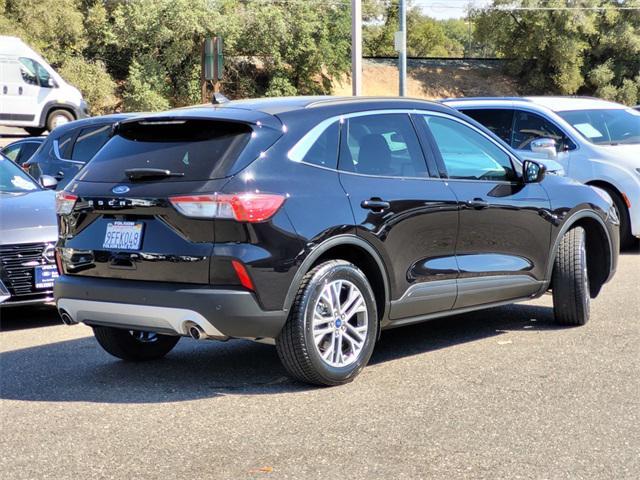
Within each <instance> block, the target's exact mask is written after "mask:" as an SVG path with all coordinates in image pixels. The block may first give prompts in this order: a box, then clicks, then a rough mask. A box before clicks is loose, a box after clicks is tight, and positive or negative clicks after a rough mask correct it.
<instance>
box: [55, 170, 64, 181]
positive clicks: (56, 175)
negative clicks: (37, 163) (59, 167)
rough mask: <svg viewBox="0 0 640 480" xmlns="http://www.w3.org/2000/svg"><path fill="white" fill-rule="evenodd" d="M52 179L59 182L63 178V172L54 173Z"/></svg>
mask: <svg viewBox="0 0 640 480" xmlns="http://www.w3.org/2000/svg"><path fill="white" fill-rule="evenodd" d="M53 178H55V179H56V180H58V181H60V180H62V179H63V178H64V172H63V171H59V172H58V173H56V174H55V175H54V176H53Z"/></svg>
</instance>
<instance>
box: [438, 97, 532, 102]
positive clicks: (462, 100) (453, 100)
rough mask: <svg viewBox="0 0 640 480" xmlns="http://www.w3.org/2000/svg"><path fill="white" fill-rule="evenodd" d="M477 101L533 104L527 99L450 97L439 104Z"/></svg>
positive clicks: (442, 99) (441, 100)
mask: <svg viewBox="0 0 640 480" xmlns="http://www.w3.org/2000/svg"><path fill="white" fill-rule="evenodd" d="M477 100H509V101H512V102H514V101H522V102H531V100H529V99H528V98H525V97H458V98H456V97H450V98H441V99H440V100H438V101H439V102H467V101H468V102H473V101H477Z"/></svg>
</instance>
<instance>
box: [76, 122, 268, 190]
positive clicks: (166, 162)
mask: <svg viewBox="0 0 640 480" xmlns="http://www.w3.org/2000/svg"><path fill="white" fill-rule="evenodd" d="M251 134H252V129H251V127H250V126H249V125H247V124H245V123H239V122H227V121H222V120H167V121H136V122H125V123H122V124H121V125H120V126H119V127H118V129H117V131H116V134H115V135H114V136H113V137H112V138H111V139H110V140H109V142H108V143H107V144H106V145H105V147H104V148H103V149H101V150H100V151H99V152H98V154H97V155H96V156H95V157H94V158H93V160H92V161H91V162H90V163H89V164H88V165H87V169H86V170H85V172H84V175H83V177H82V179H83V180H85V181H92V182H121V181H127V176H126V172H125V171H126V170H128V169H134V168H156V169H163V170H169V171H170V172H172V173H174V174H178V175H180V174H182V175H180V176H171V177H166V178H163V179H162V181H163V182H175V181H189V180H208V179H212V178H222V177H225V176H227V175H228V174H229V167H230V165H232V164H233V163H234V162H235V161H236V160H237V159H238V157H239V156H240V154H241V153H242V151H243V150H244V149H245V147H246V146H247V144H248V143H249V141H250V139H251ZM278 135H279V134H278Z"/></svg>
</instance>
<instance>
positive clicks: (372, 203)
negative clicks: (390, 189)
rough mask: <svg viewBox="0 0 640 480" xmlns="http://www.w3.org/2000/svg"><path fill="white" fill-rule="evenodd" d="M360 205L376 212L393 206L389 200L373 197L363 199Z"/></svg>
mask: <svg viewBox="0 0 640 480" xmlns="http://www.w3.org/2000/svg"><path fill="white" fill-rule="evenodd" d="M360 206H361V207H362V208H364V209H367V210H373V211H374V212H376V213H380V212H382V211H383V210H387V209H389V208H390V207H391V204H390V203H389V202H386V201H384V200H382V199H381V198H371V199H369V200H363V201H362V203H361V204H360Z"/></svg>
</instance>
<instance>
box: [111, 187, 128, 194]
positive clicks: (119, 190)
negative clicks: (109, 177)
mask: <svg viewBox="0 0 640 480" xmlns="http://www.w3.org/2000/svg"><path fill="white" fill-rule="evenodd" d="M129 190H131V189H130V188H129V187H127V186H126V185H116V186H115V187H113V188H112V189H111V191H112V192H113V193H115V194H118V195H120V194H123V193H127V192H128V191H129Z"/></svg>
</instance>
